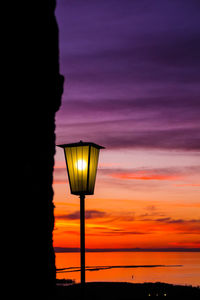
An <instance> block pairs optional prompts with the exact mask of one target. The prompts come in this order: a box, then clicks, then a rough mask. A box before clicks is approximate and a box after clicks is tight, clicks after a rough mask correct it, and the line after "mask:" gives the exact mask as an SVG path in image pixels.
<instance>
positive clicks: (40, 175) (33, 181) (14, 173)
mask: <svg viewBox="0 0 200 300" xmlns="http://www.w3.org/2000/svg"><path fill="white" fill-rule="evenodd" d="M55 4H56V3H55V0H48V1H44V2H43V1H28V2H27V1H25V2H23V1H22V2H15V3H12V5H11V4H10V3H9V4H8V7H7V8H6V9H5V10H4V14H6V16H7V18H6V21H5V24H6V25H5V29H6V30H5V31H6V33H5V37H6V39H5V41H3V42H2V45H3V49H4V50H5V54H4V55H3V56H2V57H3V58H5V59H4V61H5V62H6V68H5V71H2V72H3V74H4V76H3V80H4V81H5V83H6V85H4V84H2V86H3V87H4V88H5V93H4V95H5V96H4V99H5V100H4V103H5V104H6V107H5V109H3V110H2V112H3V114H4V117H5V118H4V131H5V129H7V132H6V140H4V145H5V148H6V153H5V156H4V155H3V157H5V158H6V159H5V162H6V167H5V171H6V172H7V173H4V179H5V180H6V182H7V183H8V187H7V189H6V201H5V202H6V204H7V208H6V210H4V212H5V214H6V215H7V222H9V225H10V226H9V232H8V233H7V240H6V242H5V243H3V245H6V249H7V253H8V252H9V251H10V252H9V255H8V258H7V260H6V262H7V264H8V266H7V270H9V272H11V271H12V273H9V275H8V277H9V278H11V277H12V279H13V280H12V281H13V289H12V290H13V291H14V294H15V296H16V297H17V296H20V297H23V296H26V297H27V295H28V298H29V296H30V295H31V296H33V298H34V296H36V297H37V296H38V295H40V296H43V295H44V296H46V295H47V294H50V295H52V294H53V293H54V290H55V261H54V259H55V258H54V251H53V247H52V231H53V228H54V211H53V209H54V206H53V189H52V176H53V175H52V174H53V165H54V153H55V132H54V131H55V114H56V111H57V110H58V109H59V107H60V104H61V95H62V88H63V80H64V79H63V77H62V76H61V75H60V74H59V55H58V53H59V52H58V28H57V23H56V19H55V15H54V12H55ZM11 6H12V7H11ZM3 160H4V159H3ZM5 227H8V226H5ZM47 265H48V269H47ZM46 272H47V273H46ZM19 274H20V275H19ZM46 279H47V280H46ZM7 292H8V294H9V293H10V292H11V291H10V290H7ZM27 293H28V294H27ZM45 299H46V298H45Z"/></svg>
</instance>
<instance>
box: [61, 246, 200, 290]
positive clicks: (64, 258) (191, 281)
mask: <svg viewBox="0 0 200 300" xmlns="http://www.w3.org/2000/svg"><path fill="white" fill-rule="evenodd" d="M135 265H137V266H138V265H182V266H175V267H167V266H166V267H156V268H146V267H138V268H111V269H105V270H93V271H86V281H87V282H91V281H124V282H133V283H141V282H157V281H160V282H166V283H172V284H187V285H193V286H197V285H200V253H199V252H198V253H190V252H98V253H90V252H89V253H86V266H89V267H92V266H135ZM56 267H57V269H60V268H71V267H80V254H79V253H56ZM72 270H73V269H68V270H64V272H63V273H58V274H57V278H65V279H74V280H75V281H76V283H78V282H80V272H66V271H72Z"/></svg>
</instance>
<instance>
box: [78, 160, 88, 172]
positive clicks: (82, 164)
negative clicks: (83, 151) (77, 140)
mask: <svg viewBox="0 0 200 300" xmlns="http://www.w3.org/2000/svg"><path fill="white" fill-rule="evenodd" d="M86 167H87V164H86V161H85V160H83V159H79V160H78V161H77V169H78V170H79V171H83V170H85V168H86Z"/></svg>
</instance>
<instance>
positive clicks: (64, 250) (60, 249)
mask: <svg viewBox="0 0 200 300" xmlns="http://www.w3.org/2000/svg"><path fill="white" fill-rule="evenodd" d="M54 251H55V253H79V252H80V249H79V248H65V247H54ZM85 251H86V252H200V248H147V249H145V248H118V249H113V248H107V249H106V248H105V249H86V250H85Z"/></svg>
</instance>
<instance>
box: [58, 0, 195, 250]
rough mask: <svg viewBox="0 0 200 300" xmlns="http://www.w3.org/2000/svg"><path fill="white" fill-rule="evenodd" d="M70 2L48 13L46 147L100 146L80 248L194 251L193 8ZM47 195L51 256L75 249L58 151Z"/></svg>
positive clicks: (76, 209)
mask: <svg viewBox="0 0 200 300" xmlns="http://www.w3.org/2000/svg"><path fill="white" fill-rule="evenodd" d="M75 2H76V1H74V2H73V1H62V0H60V1H58V4H57V9H56V14H57V21H58V24H59V29H60V32H59V34H60V67H61V73H62V74H64V76H65V86H64V94H63V97H62V106H61V109H60V111H58V113H57V115H56V143H57V144H63V143H76V142H79V141H80V140H83V141H85V142H94V143H97V144H100V145H102V146H104V147H106V149H105V150H103V151H102V152H101V153H100V156H99V168H98V171H97V176H96V185H95V191H94V195H92V196H87V197H86V200H85V210H86V213H85V218H86V231H85V234H86V239H85V243H86V248H89V249H96V248H97V249H108V248H109V249H127V248H129V249H130V248H148V249H149V248H183V249H185V248H200V239H199V236H200V201H199V199H200V156H199V154H200V142H199V141H200V121H199V120H200V119H199V116H200V101H199V99H200V97H199V96H200V90H199V75H200V74H199V70H200V66H199V65H198V62H197V59H196V58H197V56H198V55H199V51H200V47H199V45H200V44H199V42H197V41H198V39H199V34H200V33H199V28H200V26H199V17H198V15H197V13H196V12H197V9H195V7H194V6H195V5H194V6H193V5H191V3H190V1H183V2H182V1H177V0H175V1H164V2H163V1H160V2H159V1H154V2H152V3H151V5H150V4H149V2H148V1H126V0H125V1H118V5H116V4H115V2H114V1H106V0H102V1H86V2H85V1H82V2H81V1H78V5H76V3H75ZM172 12H173V13H172ZM77 168H78V169H79V170H83V169H84V168H85V162H84V161H78V162H77ZM53 189H54V204H55V229H54V235H53V240H54V246H55V249H56V247H57V248H58V247H62V248H66V249H69V248H73V249H74V248H79V246H80V203H79V201H80V199H79V197H78V196H75V195H71V194H70V188H69V182H68V177H67V171H66V165H65V158H64V154H63V151H62V149H60V148H57V149H56V155H55V168H54V181H53ZM73 249H72V250H73Z"/></svg>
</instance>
